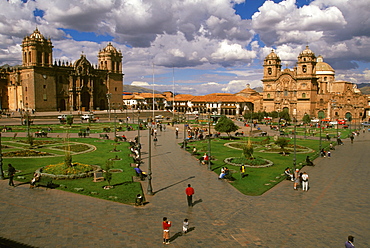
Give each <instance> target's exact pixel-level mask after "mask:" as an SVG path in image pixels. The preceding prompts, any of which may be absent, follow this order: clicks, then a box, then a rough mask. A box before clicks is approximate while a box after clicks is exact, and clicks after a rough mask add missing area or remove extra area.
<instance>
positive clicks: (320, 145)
mask: <svg viewBox="0 0 370 248" xmlns="http://www.w3.org/2000/svg"><path fill="white" fill-rule="evenodd" d="M321 124H322V122H321V119H320V121H319V128H320V132H319V135H320V139H319V140H320V142H319V152H320V153H321V148H322V144H321Z"/></svg>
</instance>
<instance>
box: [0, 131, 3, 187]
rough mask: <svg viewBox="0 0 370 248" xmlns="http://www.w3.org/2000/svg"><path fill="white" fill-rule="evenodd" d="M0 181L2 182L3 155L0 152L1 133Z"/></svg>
mask: <svg viewBox="0 0 370 248" xmlns="http://www.w3.org/2000/svg"><path fill="white" fill-rule="evenodd" d="M0 180H4V172H3V153H2V150H1V132H0Z"/></svg>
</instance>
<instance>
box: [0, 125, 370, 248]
mask: <svg viewBox="0 0 370 248" xmlns="http://www.w3.org/2000/svg"><path fill="white" fill-rule="evenodd" d="M126 134H127V136H128V137H131V136H132V137H133V136H135V135H136V132H126ZM181 134H182V133H181V132H180V135H179V136H180V137H181V138H182V135H181ZM141 135H142V138H141V142H142V143H143V152H144V153H143V158H144V161H145V163H144V165H143V169H144V170H146V171H147V165H148V161H147V157H148V153H147V151H148V141H149V137H148V132H147V131H146V132H145V131H143V132H141ZM179 142H181V139H177V140H176V139H175V135H174V132H173V129H172V128H167V130H166V131H165V132H160V131H158V144H157V146H152V171H153V180H152V185H153V191H154V193H155V194H154V196H146V198H147V200H148V202H149V203H148V204H147V205H146V206H145V207H133V206H127V205H124V204H120V203H116V202H110V201H106V200H100V199H95V198H92V197H88V196H83V195H78V194H73V193H69V192H63V191H59V190H50V189H49V190H45V189H43V188H40V189H34V190H30V189H29V187H28V185H19V186H17V187H14V188H13V187H9V186H8V185H7V183H8V182H7V180H5V181H0V188H1V194H0V221H1V223H2V225H1V227H0V236H1V237H3V238H8V239H12V240H15V241H17V242H21V243H24V244H27V245H31V246H34V247H162V246H164V245H163V244H162V237H161V236H162V230H161V221H162V217H164V216H166V217H168V218H169V220H170V221H172V223H173V224H172V227H171V236H172V238H171V239H172V241H171V244H170V246H173V247H222V248H224V247H343V244H344V242H345V241H346V237H347V236H348V235H353V236H354V237H355V245H356V247H370V241H369V237H370V220H369V207H370V196H369V194H368V176H369V172H370V167H369V164H368V161H369V158H370V153H369V152H368V150H367V147H368V146H369V144H370V134H369V133H366V134H362V133H361V135H360V136H359V137H356V139H355V141H354V144H350V142H349V141H345V145H343V146H339V147H337V149H336V150H335V151H333V152H332V158H318V159H317V160H315V164H316V166H315V167H309V168H304V170H305V171H306V172H307V173H308V174H309V176H310V190H309V191H308V192H302V191H301V190H298V191H294V190H293V185H292V182H290V181H283V182H281V183H280V184H279V185H277V186H275V187H274V188H273V189H271V190H270V191H268V192H266V193H265V194H264V195H262V196H257V197H255V196H254V197H253V196H245V195H243V194H241V193H239V192H238V191H237V190H235V189H234V188H233V187H232V186H231V185H229V184H228V183H227V182H224V181H220V180H218V179H217V175H216V174H215V173H214V172H211V171H208V170H207V168H206V167H205V166H201V165H199V163H198V161H196V160H195V159H194V157H192V156H190V155H189V154H188V153H186V152H185V151H184V150H182V149H180V148H179V146H178V145H177V143H179ZM291 163H292V162H291V158H289V157H288V158H287V165H290V164H291ZM15 166H16V165H15ZM246 180H248V178H246ZM146 183H147V182H143V190H144V192H146V189H147V184H146ZM188 183H190V184H191V185H192V186H193V187H194V188H195V197H194V200H195V202H196V204H195V205H194V207H192V208H189V207H187V203H186V196H185V192H184V191H185V188H186V186H187V184H188ZM184 218H188V219H189V222H190V228H191V231H190V232H189V233H188V234H186V235H184V236H180V235H179V232H180V231H181V227H182V220H183V219H184Z"/></svg>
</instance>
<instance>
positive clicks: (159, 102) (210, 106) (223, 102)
mask: <svg viewBox="0 0 370 248" xmlns="http://www.w3.org/2000/svg"><path fill="white" fill-rule="evenodd" d="M123 102H124V104H125V105H127V108H129V109H153V106H154V109H156V110H171V111H172V110H175V111H176V112H181V113H185V112H198V113H212V114H219V115H233V116H235V115H243V114H245V113H247V112H250V111H254V108H255V107H257V108H258V109H260V108H261V104H262V96H261V95H260V94H259V93H258V92H257V91H255V90H252V89H251V88H250V87H249V85H247V87H246V88H245V89H243V90H242V91H240V92H238V93H236V94H230V93H213V94H208V95H204V96H193V95H190V94H178V95H175V96H174V95H173V93H172V92H170V91H167V92H164V93H163V94H154V105H153V94H152V93H134V94H132V95H126V96H123Z"/></svg>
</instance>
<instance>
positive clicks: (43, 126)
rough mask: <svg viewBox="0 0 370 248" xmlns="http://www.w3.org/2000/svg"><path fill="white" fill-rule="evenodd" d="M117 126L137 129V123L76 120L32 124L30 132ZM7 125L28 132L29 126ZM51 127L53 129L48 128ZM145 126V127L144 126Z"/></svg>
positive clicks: (75, 130) (54, 131) (121, 128)
mask: <svg viewBox="0 0 370 248" xmlns="http://www.w3.org/2000/svg"><path fill="white" fill-rule="evenodd" d="M115 126H116V128H117V131H126V130H127V127H132V128H133V129H134V130H137V126H138V125H137V124H132V123H128V125H126V123H124V122H123V123H122V124H119V122H118V121H117V122H116V124H114V122H95V123H87V122H84V123H80V122H75V123H73V124H72V126H69V125H67V124H51V125H46V124H40V125H30V133H35V132H37V131H42V130H44V131H45V132H47V133H66V132H70V133H78V132H80V131H83V130H85V129H86V128H87V127H88V128H89V129H90V133H102V132H105V131H104V130H103V129H105V128H110V130H111V132H113V131H114V127H115ZM7 127H8V128H9V127H10V128H11V129H12V132H14V133H15V132H27V126H25V125H24V126H20V125H7ZM49 128H51V130H48V129H49ZM144 128H145V127H144Z"/></svg>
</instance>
